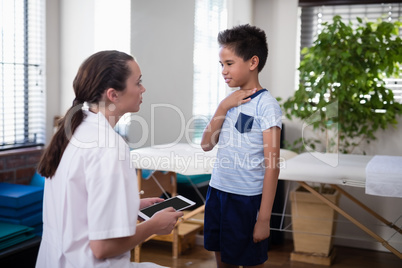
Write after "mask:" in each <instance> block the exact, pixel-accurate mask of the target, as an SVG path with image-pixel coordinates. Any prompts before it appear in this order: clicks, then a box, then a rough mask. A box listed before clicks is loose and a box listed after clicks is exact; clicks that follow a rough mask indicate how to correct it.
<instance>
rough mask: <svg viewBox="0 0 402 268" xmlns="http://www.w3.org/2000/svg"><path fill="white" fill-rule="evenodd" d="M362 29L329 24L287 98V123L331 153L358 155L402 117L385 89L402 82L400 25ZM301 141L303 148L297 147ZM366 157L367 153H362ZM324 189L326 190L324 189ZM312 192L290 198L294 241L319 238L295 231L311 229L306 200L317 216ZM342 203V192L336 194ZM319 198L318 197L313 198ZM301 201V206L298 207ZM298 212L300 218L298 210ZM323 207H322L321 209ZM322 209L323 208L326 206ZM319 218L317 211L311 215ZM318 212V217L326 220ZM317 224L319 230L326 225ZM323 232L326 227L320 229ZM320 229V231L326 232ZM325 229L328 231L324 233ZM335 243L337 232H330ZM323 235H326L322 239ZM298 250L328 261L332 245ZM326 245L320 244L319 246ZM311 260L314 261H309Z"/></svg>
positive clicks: (309, 144) (363, 25)
mask: <svg viewBox="0 0 402 268" xmlns="http://www.w3.org/2000/svg"><path fill="white" fill-rule="evenodd" d="M357 20H358V23H357V25H352V24H351V23H349V24H345V23H344V22H342V20H341V17H340V16H335V17H334V18H333V22H332V23H324V24H323V30H322V32H321V33H320V34H319V35H318V37H317V39H316V41H315V42H314V43H313V46H312V47H309V48H304V49H303V50H302V56H303V58H302V60H301V62H300V66H299V68H298V70H299V71H300V83H299V88H298V90H297V91H295V93H294V94H293V96H291V97H290V98H288V99H287V100H286V101H285V102H284V103H283V104H282V108H283V110H284V114H285V115H286V117H287V118H288V119H293V118H297V119H300V120H302V121H303V122H304V124H305V125H308V126H310V127H312V129H313V130H314V132H315V133H316V134H317V135H318V136H320V135H321V136H324V137H326V144H324V145H323V146H324V148H325V149H324V150H325V151H326V152H339V153H355V151H356V148H359V145H361V144H362V143H364V142H365V143H370V141H372V140H375V139H376V137H375V134H376V131H377V130H378V129H380V128H381V129H386V128H387V127H389V126H394V127H395V126H396V125H397V118H398V116H399V115H401V114H402V104H401V103H398V102H396V101H395V100H394V95H393V92H392V90H390V89H388V88H387V87H386V82H385V80H384V79H386V78H391V77H400V75H401V65H400V64H401V62H402V41H401V38H400V37H399V28H400V27H401V25H402V24H401V23H400V22H394V23H392V22H387V21H382V20H378V21H376V22H364V21H363V20H362V19H360V18H358V19H357ZM317 141H318V139H309V140H307V139H305V138H304V137H302V138H300V139H298V140H296V142H295V143H293V144H290V145H291V146H292V147H293V148H299V149H306V148H310V150H311V149H314V147H313V146H314V145H315V144H317ZM297 142H301V143H302V146H299V145H297ZM363 153H364V152H363ZM324 188H325V187H324ZM307 195H309V193H297V192H293V193H291V198H292V217H296V215H295V214H297V217H298V219H296V218H292V222H293V230H294V232H293V234H294V235H293V239H294V240H297V239H298V236H299V235H295V234H297V233H299V234H302V235H301V239H303V240H307V241H310V244H311V241H317V237H318V236H315V237H314V236H313V237H310V238H307V237H305V233H306V231H305V230H304V231H303V230H295V229H297V228H299V227H300V226H303V225H308V226H311V225H312V223H311V222H307V223H301V224H300V222H299V220H300V219H302V218H306V217H307V218H308V217H309V216H305V215H301V214H302V213H303V212H302V211H303V210H304V209H300V205H301V204H300V202H299V201H301V200H304V201H307V203H308V204H309V206H310V207H309V208H307V209H305V211H307V212H312V204H313V203H315V204H317V202H316V201H317V200H309V198H308V196H307ZM331 195H333V197H329V198H333V201H334V202H337V200H338V198H337V193H336V192H335V193H331ZM311 198H312V199H314V197H313V196H311ZM295 200H297V202H298V203H297V204H296V203H294V202H296V201H295ZM295 206H296V207H298V212H297V213H296V212H295V211H294V210H295V209H294V207H295ZM319 206H321V204H319ZM321 209H322V206H321ZM324 211H327V212H328V215H329V216H331V217H336V213H334V212H333V211H332V209H330V208H329V207H326V208H324ZM312 213H313V214H314V212H312ZM321 214H323V212H322V211H321V212H318V214H317V213H316V214H315V215H321ZM321 225H322V222H321V223H317V225H316V226H321ZM321 227H322V226H321ZM321 227H320V228H321ZM321 229H325V228H323V227H322V228H321ZM326 232H327V233H328V235H329V236H330V237H329V239H327V240H328V241H327V242H328V243H332V241H331V240H332V239H331V234H332V232H333V231H331V230H326ZM320 235H321V234H320ZM294 243H295V251H302V252H305V253H308V254H315V253H316V254H317V255H320V256H321V257H323V258H326V259H327V260H328V262H327V263H321V264H330V259H331V257H330V256H329V254H330V253H329V252H330V250H331V246H329V247H328V246H323V244H320V245H319V246H318V248H321V249H323V248H325V250H324V251H318V252H315V251H317V243H315V244H314V243H313V244H314V245H313V247H312V248H311V249H310V248H309V245H305V244H303V245H302V246H299V248H301V250H300V249H297V248H296V245H297V244H298V243H299V242H298V241H294ZM320 243H321V242H320ZM306 260H310V259H309V258H307V259H306ZM307 262H309V261H307Z"/></svg>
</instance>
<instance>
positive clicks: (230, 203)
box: [204, 187, 268, 266]
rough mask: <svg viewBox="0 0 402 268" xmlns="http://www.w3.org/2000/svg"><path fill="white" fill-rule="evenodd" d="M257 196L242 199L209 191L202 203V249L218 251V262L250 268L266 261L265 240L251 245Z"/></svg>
mask: <svg viewBox="0 0 402 268" xmlns="http://www.w3.org/2000/svg"><path fill="white" fill-rule="evenodd" d="M260 204H261V195H256V196H243V195H236V194H231V193H226V192H223V191H220V190H217V189H215V188H212V187H209V188H208V192H207V200H206V203H205V220H204V247H205V249H207V250H209V251H220V254H221V260H222V262H224V263H227V264H232V265H243V266H252V265H259V264H262V263H264V262H265V261H266V260H267V259H268V239H265V240H264V241H261V242H258V243H254V241H253V231H254V225H255V223H256V220H257V216H258V211H259V209H260Z"/></svg>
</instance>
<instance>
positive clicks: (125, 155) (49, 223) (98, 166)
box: [36, 111, 152, 268]
mask: <svg viewBox="0 0 402 268" xmlns="http://www.w3.org/2000/svg"><path fill="white" fill-rule="evenodd" d="M84 112H85V114H86V118H85V119H84V121H83V122H82V123H81V125H80V126H79V127H78V128H77V130H76V131H75V133H74V135H73V137H72V139H71V140H70V143H69V145H68V146H67V148H66V150H65V152H64V154H63V157H62V159H61V161H60V164H59V166H58V168H57V171H56V174H55V175H54V177H53V178H51V179H46V182H45V191H44V203H43V223H44V224H43V236H42V242H41V245H40V250H39V254H38V259H37V263H36V267H38V268H46V267H49V268H57V267H63V268H64V267H66V268H67V267H76V268H84V267H85V268H89V267H96V268H98V267H119V268H124V267H136V266H139V265H140V264H138V263H130V252H126V253H125V254H122V255H120V256H117V257H115V258H108V259H104V260H99V259H96V258H95V257H94V255H93V253H92V250H91V249H90V247H89V241H90V240H101V239H108V238H117V237H125V236H130V235H133V234H134V233H135V230H136V223H137V213H138V210H139V196H138V185H137V177H136V174H135V170H134V169H132V168H131V167H130V157H129V148H128V146H127V144H126V143H125V142H124V140H123V139H122V138H121V137H120V136H119V135H118V134H117V133H116V132H115V131H114V130H113V128H112V127H111V126H110V124H109V123H108V121H107V120H106V118H105V117H104V116H103V114H102V113H98V114H94V113H91V112H88V111H84ZM144 265H145V264H144ZM148 265H151V266H152V264H148ZM141 267H143V266H141Z"/></svg>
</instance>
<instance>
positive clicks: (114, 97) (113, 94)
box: [106, 88, 119, 102]
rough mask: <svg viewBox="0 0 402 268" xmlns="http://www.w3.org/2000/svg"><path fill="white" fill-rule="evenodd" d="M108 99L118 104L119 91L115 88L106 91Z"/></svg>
mask: <svg viewBox="0 0 402 268" xmlns="http://www.w3.org/2000/svg"><path fill="white" fill-rule="evenodd" d="M106 97H107V98H108V99H109V100H110V101H111V102H117V100H118V98H119V94H118V93H117V90H115V89H114V88H108V89H106Z"/></svg>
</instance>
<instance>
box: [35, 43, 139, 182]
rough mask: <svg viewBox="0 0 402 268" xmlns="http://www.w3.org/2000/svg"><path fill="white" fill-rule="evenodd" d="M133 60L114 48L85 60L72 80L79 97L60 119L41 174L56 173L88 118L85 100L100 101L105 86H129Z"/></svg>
mask: <svg viewBox="0 0 402 268" xmlns="http://www.w3.org/2000/svg"><path fill="white" fill-rule="evenodd" d="M132 60H134V58H133V57H132V56H131V55H128V54H126V53H123V52H119V51H115V50H112V51H101V52H97V53H95V54H93V55H92V56H90V57H89V58H88V59H86V60H85V61H84V62H83V63H82V65H81V66H80V68H79V70H78V72H77V75H76V77H75V79H74V82H73V88H74V92H75V96H76V97H75V99H74V101H73V105H72V106H71V108H69V109H68V111H67V112H66V114H65V116H64V117H62V118H61V119H60V120H59V121H58V124H57V131H56V133H55V134H54V136H53V137H52V139H51V141H50V143H49V145H48V146H47V148H46V149H45V151H44V153H43V155H42V157H41V159H40V161H39V165H38V173H39V174H41V175H42V176H44V177H46V178H51V177H53V176H54V175H55V173H56V170H57V167H58V166H59V164H60V161H61V158H62V156H63V153H64V151H65V149H66V148H67V145H68V144H69V141H70V139H71V137H72V136H73V134H74V132H75V130H76V129H77V128H78V126H79V125H80V124H81V123H82V121H83V120H84V118H85V114H84V112H83V110H82V107H83V105H84V102H87V103H88V104H98V103H99V102H100V100H101V98H102V95H103V93H104V91H105V90H106V89H108V88H114V89H115V90H118V91H123V90H124V89H125V88H126V81H127V79H128V77H129V75H130V74H131V70H130V68H129V66H128V64H127V63H128V61H132Z"/></svg>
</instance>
